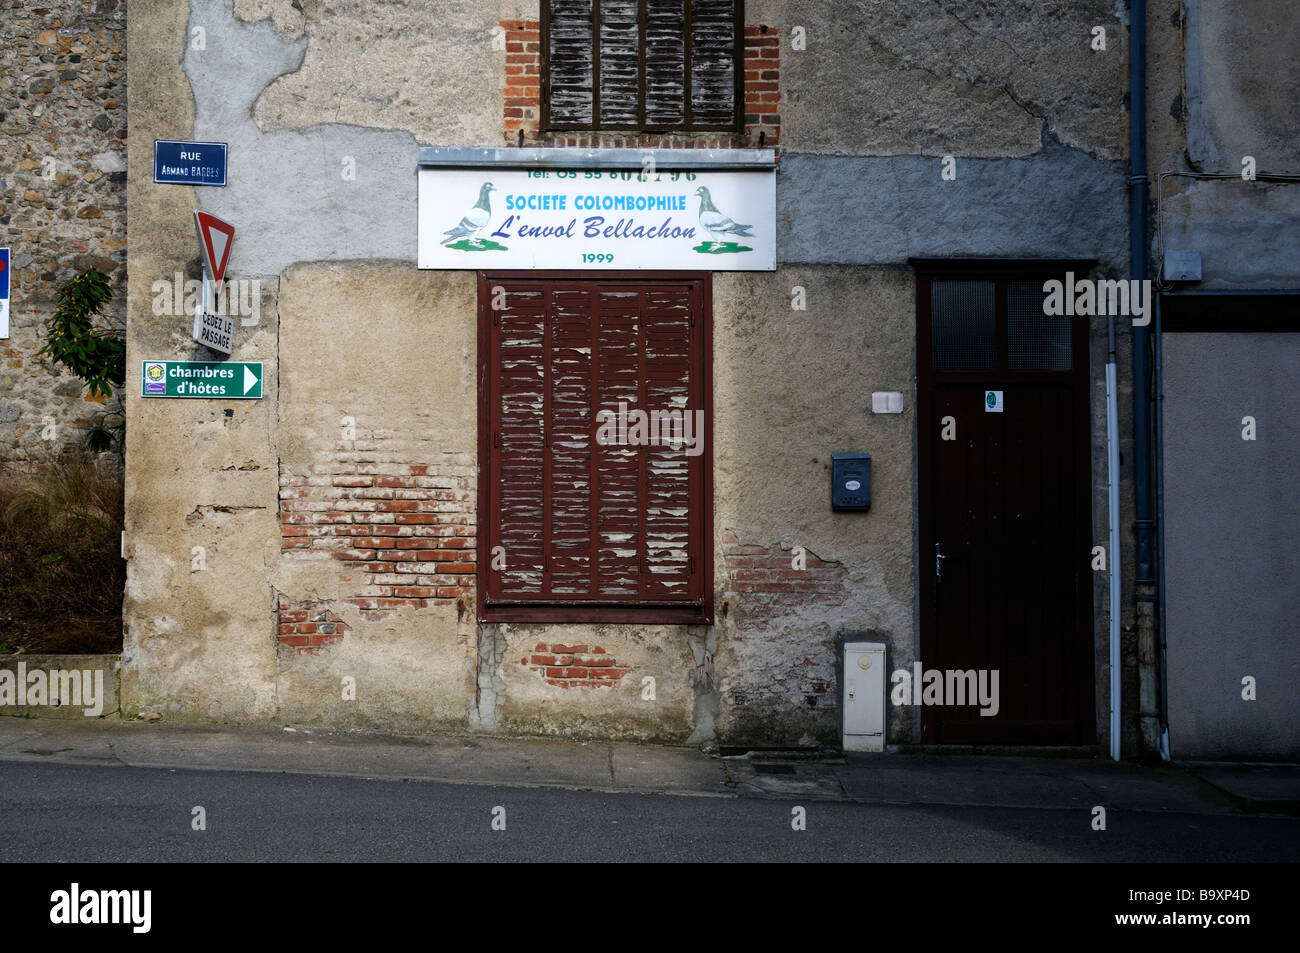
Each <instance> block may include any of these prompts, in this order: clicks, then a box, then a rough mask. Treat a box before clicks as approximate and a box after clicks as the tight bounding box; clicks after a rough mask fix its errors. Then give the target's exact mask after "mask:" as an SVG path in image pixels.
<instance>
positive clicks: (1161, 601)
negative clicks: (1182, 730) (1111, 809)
mask: <svg viewBox="0 0 1300 953" xmlns="http://www.w3.org/2000/svg"><path fill="white" fill-rule="evenodd" d="M1154 303H1155V308H1156V336H1155V367H1154V372H1155V384H1156V413H1155V425H1156V454H1155V464H1156V472H1155V477H1156V521H1157V524H1158V529H1159V532H1157V533H1156V550H1157V551H1156V575H1157V577H1158V581H1157V583H1156V637H1157V639H1158V640H1159V646H1158V648H1157V650H1156V667H1157V668H1158V669H1159V679H1160V759H1161V760H1162V761H1172V760H1173V752H1172V751H1171V750H1170V748H1169V668H1168V665H1167V658H1168V654H1167V648H1166V646H1167V642H1166V639H1167V629H1166V627H1165V375H1164V368H1165V355H1164V337H1163V335H1162V332H1161V320H1160V312H1161V307H1160V305H1161V300H1160V296H1159V295H1156V296H1155V302H1154Z"/></svg>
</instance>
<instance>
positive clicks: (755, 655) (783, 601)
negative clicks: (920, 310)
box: [714, 267, 915, 744]
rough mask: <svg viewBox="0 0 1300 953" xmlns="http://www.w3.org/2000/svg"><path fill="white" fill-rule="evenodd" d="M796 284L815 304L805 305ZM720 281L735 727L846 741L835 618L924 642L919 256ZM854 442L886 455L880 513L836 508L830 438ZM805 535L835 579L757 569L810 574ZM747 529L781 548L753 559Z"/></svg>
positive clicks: (893, 655)
mask: <svg viewBox="0 0 1300 953" xmlns="http://www.w3.org/2000/svg"><path fill="white" fill-rule="evenodd" d="M796 286H798V287H802V288H803V289H804V290H805V292H806V300H807V308H808V310H807V311H793V310H791V301H792V290H793V289H794V288H795V287H796ZM714 298H715V305H714V312H715V322H716V324H715V328H714V346H715V353H714V388H715V390H714V408H715V409H714V418H715V427H714V433H715V438H716V441H717V442H716V444H715V446H714V480H715V496H716V501H717V502H716V506H717V515H716V519H715V523H716V525H717V528H718V536H719V538H718V540H717V543H718V544H719V548H721V549H723V551H724V555H723V556H722V558H721V559H720V561H719V562H720V565H719V567H718V572H717V578H718V579H719V580H720V589H721V593H720V603H719V606H718V609H719V620H718V643H719V648H718V655H717V658H716V659H715V662H714V666H715V671H716V673H717V678H718V682H719V693H720V696H721V697H720V701H721V710H720V713H719V716H718V733H719V736H720V738H723V739H725V740H734V741H751V742H752V741H759V740H762V739H764V738H766V739H768V740H769V741H782V742H786V743H805V744H807V743H815V742H817V741H834V740H835V739H836V735H837V732H838V715H837V714H836V712H837V708H838V698H837V691H838V689H837V686H836V682H835V653H834V642H835V638H836V636H839V635H843V634H847V633H865V632H868V631H871V632H873V633H876V634H877V635H878V636H880V638H881V640H882V641H885V642H887V643H889V645H890V647H891V650H890V659H889V665H890V666H891V667H894V666H896V665H901V664H904V663H906V664H910V663H911V661H912V658H913V656H914V639H913V567H912V563H913V560H912V554H913V547H914V544H913V540H912V530H913V523H912V470H913V462H912V461H913V426H914V424H913V410H914V385H913V381H914V369H913V364H914V333H915V332H914V312H915V308H914V298H915V290H914V284H913V279H912V276H911V274H910V272H909V271H908V270H907V269H903V268H876V269H862V268H825V267H816V268H815V267H804V268H781V269H778V270H777V272H776V273H774V274H748V275H739V274H732V275H717V276H715V284H714ZM875 390H898V391H902V392H903V394H904V413H902V414H882V415H873V414H872V413H871V392H872V391H875ZM842 451H866V452H868V453H870V454H871V455H872V502H871V510H870V512H868V513H835V512H832V511H831V508H830V455H831V453H832V452H842ZM733 537H734V543H733V544H731V545H728V541H729V540H730V539H732V538H733ZM796 546H798V547H802V548H803V549H804V550H805V551H806V555H807V558H808V566H809V567H810V568H808V569H805V570H803V574H804V575H806V577H807V579H808V582H809V584H810V585H811V584H814V583H816V582H822V583H824V584H825V585H824V587H822V588H824V591H816V590H812V591H807V592H798V591H796V592H794V593H788V594H787V593H784V592H780V591H777V592H768V591H764V588H763V587H762V586H761V585H758V586H754V587H751V586H747V585H745V582H746V581H749V580H755V579H756V580H758V581H759V582H760V583H761V582H762V581H763V580H764V579H770V580H772V581H773V582H777V581H779V580H782V579H783V578H791V579H796V580H799V579H801V578H802V576H801V575H800V571H799V570H795V569H793V568H792V563H791V560H792V558H793V554H794V547H796ZM746 547H754V548H761V549H763V550H764V551H765V556H766V559H771V560H772V562H771V564H770V566H768V565H766V563H765V560H764V565H754V566H753V567H752V568H751V566H750V564H749V563H748V562H747V561H746V556H748V555H751V554H750V553H749V551H748V550H747V549H746ZM729 549H730V550H731V552H730V553H728V552H727V550H729ZM753 555H758V554H757V553H755V554H753ZM822 564H825V565H822ZM764 569H766V570H767V574H766V575H759V576H755V575H754V574H753V573H754V572H755V571H759V572H761V571H762V570H764ZM787 573H788V574H789V575H788V576H786V575H785V574H787ZM773 588H776V589H778V590H779V589H782V588H784V587H781V586H775V587H773ZM724 605H725V608H726V612H725V614H723V613H722V612H721V609H722V608H723V606H724ZM899 714H900V713H899V712H898V711H897V710H895V711H893V712H891V715H890V723H891V730H892V731H893V732H894V733H895V736H896V737H897V738H904V739H905V738H907V737H909V735H910V730H911V728H912V725H911V724H910V723H909V722H910V720H911V719H910V716H908V717H906V718H899V717H898V716H899Z"/></svg>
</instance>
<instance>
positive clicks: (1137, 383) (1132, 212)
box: [1128, 0, 1155, 584]
mask: <svg viewBox="0 0 1300 953" xmlns="http://www.w3.org/2000/svg"><path fill="white" fill-rule="evenodd" d="M1129 104H1130V109H1129V180H1128V181H1129V200H1128V208H1129V236H1128V237H1129V267H1130V271H1131V272H1132V275H1131V277H1132V278H1133V280H1134V281H1146V280H1147V277H1148V275H1147V201H1148V198H1149V194H1150V185H1149V180H1148V179H1147V133H1146V120H1147V5H1146V0H1130V4H1129ZM1147 317H1148V324H1147V325H1145V326H1141V327H1139V326H1136V325H1135V326H1134V328H1133V458H1134V459H1133V484H1134V486H1133V491H1134V502H1135V511H1136V512H1135V518H1134V523H1133V528H1134V530H1135V532H1136V536H1137V553H1136V561H1135V567H1134V568H1135V570H1136V571H1135V574H1134V576H1135V579H1134V581H1135V582H1137V583H1139V584H1141V583H1154V582H1155V546H1154V545H1153V540H1154V538H1155V520H1154V518H1153V511H1152V505H1151V503H1152V492H1151V374H1150V368H1151V336H1150V323H1149V318H1150V316H1149V315H1148V316H1147Z"/></svg>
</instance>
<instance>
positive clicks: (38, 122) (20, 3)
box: [0, 0, 126, 463]
mask: <svg viewBox="0 0 1300 953" xmlns="http://www.w3.org/2000/svg"><path fill="white" fill-rule="evenodd" d="M0 226H3V227H2V228H0V245H4V246H8V247H9V248H10V249H11V254H12V269H13V274H12V277H11V291H10V294H11V299H10V329H9V334H10V336H9V338H8V339H0V460H5V461H8V462H19V463H22V462H29V461H34V460H39V459H42V458H46V457H49V456H51V455H55V454H57V453H58V452H59V451H61V450H68V449H72V448H76V447H81V446H84V444H85V435H86V431H87V430H88V429H89V428H90V427H91V426H93V425H95V424H101V423H107V424H108V425H110V426H111V425H115V424H118V423H121V420H122V418H121V415H120V411H121V405H120V394H115V395H113V397H111V398H107V399H105V398H91V397H89V396H87V394H86V388H85V387H84V385H83V384H82V382H81V381H80V380H78V379H77V378H76V377H73V376H72V375H71V374H68V373H66V372H65V371H63V370H62V369H61V368H59V367H57V366H55V365H53V364H52V363H51V362H50V361H48V360H44V359H38V358H37V357H36V352H37V351H39V350H40V348H41V345H42V344H43V343H44V342H43V338H44V333H45V332H44V327H45V321H46V320H47V319H48V317H49V315H50V313H51V312H52V310H53V308H54V298H55V292H56V291H57V289H58V287H59V285H60V284H61V283H62V282H64V281H66V280H67V279H68V278H71V277H73V276H74V275H76V274H79V273H80V272H82V271H84V270H85V269H87V268H89V267H92V266H93V267H95V268H98V269H99V270H100V271H103V272H104V273H106V274H108V275H109V276H110V278H112V280H113V300H112V301H111V302H110V303H109V305H108V307H107V308H106V309H105V320H106V323H107V324H109V325H111V326H112V327H115V328H122V327H123V326H124V324H125V318H126V267H125V261H126V4H125V2H122V0H90V2H78V0H50V2H38V3H33V2H31V0H26V2H25V0H9V2H0Z"/></svg>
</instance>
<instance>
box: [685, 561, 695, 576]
mask: <svg viewBox="0 0 1300 953" xmlns="http://www.w3.org/2000/svg"><path fill="white" fill-rule="evenodd" d="M686 566H687V571H688V572H689V574H690V575H692V576H694V575H695V557H694V556H687V557H686Z"/></svg>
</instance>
